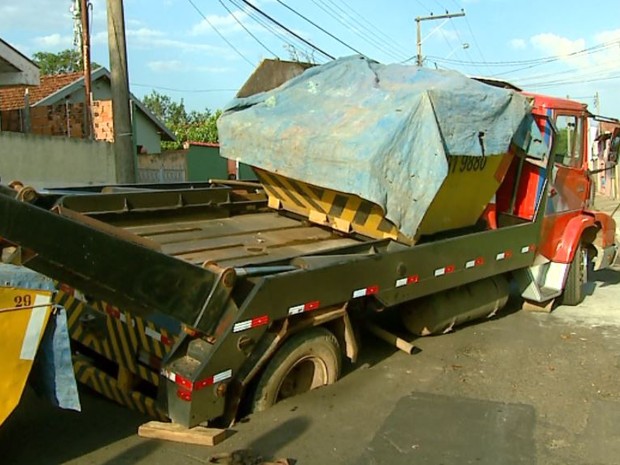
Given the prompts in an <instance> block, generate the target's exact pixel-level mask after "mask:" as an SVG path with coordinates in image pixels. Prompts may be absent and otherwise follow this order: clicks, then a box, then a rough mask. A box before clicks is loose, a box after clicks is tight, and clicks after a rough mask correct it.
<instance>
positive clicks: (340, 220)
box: [256, 170, 413, 244]
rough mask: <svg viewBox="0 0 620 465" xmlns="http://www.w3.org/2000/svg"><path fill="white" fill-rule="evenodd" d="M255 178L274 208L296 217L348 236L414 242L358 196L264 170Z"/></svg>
mask: <svg viewBox="0 0 620 465" xmlns="http://www.w3.org/2000/svg"><path fill="white" fill-rule="evenodd" d="M256 174H257V176H258V178H259V180H260V181H261V183H262V184H263V186H264V187H265V190H266V191H267V194H268V196H269V206H271V207H272V208H277V209H279V208H282V209H284V210H287V211H291V212H293V213H297V214H299V215H302V216H305V217H307V218H308V219H309V220H310V221H312V222H314V223H318V224H322V225H325V226H330V227H332V228H333V229H336V230H338V231H341V232H345V233H349V232H356V233H359V234H362V235H365V236H368V237H373V238H375V239H384V238H392V239H395V240H398V241H400V242H404V243H408V244H410V243H412V241H413V240H412V239H411V238H409V237H407V236H405V235H403V234H402V233H400V232H399V230H398V228H397V227H396V226H395V225H394V224H393V223H392V222H391V221H389V220H388V219H386V218H385V213H384V211H383V209H382V208H381V207H380V206H379V205H377V204H375V203H373V202H370V201H368V200H365V199H362V198H361V197H359V196H357V195H354V194H347V193H344V192H338V191H335V190H331V189H325V188H323V187H318V186H314V185H311V184H308V183H305V182H302V181H298V180H294V179H291V178H287V177H285V176H281V175H278V174H274V173H270V172H267V171H263V170H256Z"/></svg>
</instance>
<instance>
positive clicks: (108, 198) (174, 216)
mask: <svg viewBox="0 0 620 465" xmlns="http://www.w3.org/2000/svg"><path fill="white" fill-rule="evenodd" d="M528 97H529V98H530V99H531V102H532V113H533V115H534V117H535V119H536V121H537V123H538V126H539V128H540V130H541V133H542V134H543V135H544V137H545V138H546V140H545V141H538V142H544V143H545V144H547V145H548V147H549V151H548V154H547V157H546V158H545V159H544V160H542V161H540V160H530V159H528V158H527V157H526V156H525V155H524V154H518V153H517V154H515V156H514V157H512V159H511V166H510V167H509V169H508V171H507V174H506V176H505V177H504V178H503V180H502V182H501V185H500V186H499V189H498V190H497V193H496V195H495V198H494V200H493V201H492V202H491V203H489V205H488V206H487V208H486V210H485V213H484V214H483V215H482V217H481V219H480V221H479V222H478V223H477V224H476V225H475V226H472V227H468V228H462V229H459V230H452V231H444V232H441V233H438V234H434V235H429V236H427V237H420V238H419V240H418V241H417V242H416V243H415V244H414V245H409V244H403V243H401V242H399V241H398V240H396V239H395V238H392V237H386V238H382V239H381V238H379V239H377V238H371V237H368V236H364V235H363V234H360V233H359V232H356V231H348V232H343V231H341V230H338V229H334V228H330V227H328V226H326V225H324V224H317V223H316V222H313V221H311V219H309V218H306V217H303V216H302V215H299V214H295V213H292V212H288V211H285V210H282V209H277V208H275V209H274V208H270V207H269V205H268V203H269V204H270V205H272V207H273V203H270V202H268V198H267V197H268V195H267V194H266V193H265V192H264V190H263V189H262V186H261V185H260V184H255V183H243V182H234V181H232V182H227V181H221V182H213V183H206V184H204V185H201V186H181V185H177V186H171V187H170V188H169V189H162V188H158V189H155V188H152V189H150V188H146V187H145V186H141V187H140V186H133V187H132V186H124V187H123V186H121V187H116V188H114V189H110V192H107V193H101V192H86V193H85V192H81V193H77V192H72V191H71V190H68V191H63V192H54V191H50V192H48V193H39V192H36V191H34V190H32V189H28V188H22V189H21V190H19V191H16V190H15V189H11V188H8V187H6V186H0V237H2V241H3V247H4V249H5V250H4V253H3V256H4V258H5V260H6V261H10V262H12V263H18V264H21V265H23V266H26V267H29V268H31V269H33V270H35V271H38V272H40V273H42V274H45V275H47V276H50V277H52V278H53V279H55V280H57V282H58V285H57V291H56V294H55V297H54V301H55V303H56V304H58V305H62V306H64V307H65V308H66V309H67V311H68V318H69V330H70V333H71V337H72V341H73V344H74V350H75V353H74V368H75V371H76V375H77V378H78V380H79V381H81V382H83V383H86V384H87V385H89V386H91V387H92V388H93V389H95V390H96V391H98V392H100V393H102V394H103V395H105V396H107V397H108V398H110V399H112V400H114V401H116V402H118V403H121V404H124V405H128V406H131V407H133V408H137V409H139V410H141V411H143V412H145V413H147V414H150V415H152V416H154V417H161V418H168V419H170V420H172V421H173V422H176V423H179V424H181V425H183V426H185V427H193V426H195V425H198V424H201V423H204V422H216V421H217V422H220V423H224V424H230V423H231V422H233V421H234V420H235V417H236V415H237V414H238V411H239V405H240V403H241V401H242V400H243V399H247V398H248V397H249V400H250V402H251V403H252V404H253V407H254V409H255V410H259V411H260V410H262V409H264V408H267V407H268V406H270V405H272V404H274V403H276V402H277V401H279V400H281V399H284V398H287V397H290V396H293V395H296V394H299V393H302V392H304V391H307V390H309V389H313V388H316V387H320V386H323V385H327V384H331V383H333V382H335V381H336V380H337V379H338V377H339V375H340V371H341V364H342V358H343V356H345V355H346V356H347V357H348V358H350V359H351V360H355V359H356V357H357V353H358V351H359V347H358V341H357V333H358V331H357V329H358V327H359V326H364V325H365V324H366V323H367V322H368V321H369V320H371V319H372V316H373V315H374V314H375V313H377V312H380V311H384V310H393V309H394V310H395V311H400V312H402V313H403V321H404V324H405V327H407V328H408V329H409V330H410V331H411V332H413V333H416V334H418V335H424V334H437V333H441V332H445V331H448V330H450V329H451V328H452V327H453V326H454V325H455V324H459V323H462V322H465V321H468V320H470V319H473V318H480V317H485V316H489V315H492V314H494V313H495V312H496V311H497V310H498V309H499V308H501V306H502V305H503V304H504V303H505V301H506V299H507V297H508V292H509V286H508V285H507V283H508V281H509V280H514V281H515V282H516V283H517V284H518V287H519V290H520V292H521V294H522V296H523V298H524V299H525V301H526V302H529V303H530V304H533V305H537V306H540V307H548V306H549V305H550V303H552V302H553V301H555V300H558V299H561V301H562V302H563V303H565V304H569V305H575V304H578V303H579V302H581V300H582V299H583V298H584V290H583V285H584V284H585V282H586V281H587V274H588V272H589V271H591V270H592V269H593V268H595V269H598V268H603V267H606V266H609V265H610V263H611V262H612V261H613V259H614V258H615V253H616V241H615V223H614V221H613V219H612V218H611V217H609V216H608V215H606V214H604V213H601V212H597V211H592V210H590V209H589V205H590V196H591V193H592V182H591V179H590V176H589V173H588V170H587V157H586V147H587V130H586V128H587V127H588V126H587V125H588V118H589V117H591V115H590V114H589V113H588V111H587V108H586V107H585V105H582V104H579V103H577V102H572V101H569V100H565V99H556V98H551V97H546V96H539V95H529V96H528ZM560 134H563V136H562V137H560V136H559V135H560ZM459 170H460V171H463V170H467V165H466V164H463V165H462V169H461V166H460V165H457V166H456V167H455V169H454V171H455V172H456V173H458V172H459ZM472 188H473V186H472Z"/></svg>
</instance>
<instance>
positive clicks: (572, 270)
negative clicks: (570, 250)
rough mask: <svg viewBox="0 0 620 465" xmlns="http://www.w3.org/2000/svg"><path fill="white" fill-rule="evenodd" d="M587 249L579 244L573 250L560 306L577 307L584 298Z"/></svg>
mask: <svg viewBox="0 0 620 465" xmlns="http://www.w3.org/2000/svg"><path fill="white" fill-rule="evenodd" d="M588 261H589V259H588V249H587V248H586V247H584V246H583V244H579V247H578V248H577V250H575V256H574V257H573V261H572V262H571V263H570V265H569V268H568V276H567V277H566V285H565V286H564V293H563V294H562V299H561V300H562V304H564V305H570V306H574V305H579V304H580V303H581V302H583V299H584V298H585V296H586V294H585V289H584V287H585V284H586V283H587V282H588V270H589V268H590V267H589V263H588Z"/></svg>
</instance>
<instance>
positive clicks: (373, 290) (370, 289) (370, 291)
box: [366, 286, 379, 295]
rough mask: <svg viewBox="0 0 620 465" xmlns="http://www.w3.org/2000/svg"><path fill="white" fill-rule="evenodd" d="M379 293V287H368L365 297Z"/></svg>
mask: <svg viewBox="0 0 620 465" xmlns="http://www.w3.org/2000/svg"><path fill="white" fill-rule="evenodd" d="M377 292H379V286H368V287H367V288H366V295H372V294H376V293H377Z"/></svg>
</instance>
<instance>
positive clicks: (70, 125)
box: [0, 100, 114, 142]
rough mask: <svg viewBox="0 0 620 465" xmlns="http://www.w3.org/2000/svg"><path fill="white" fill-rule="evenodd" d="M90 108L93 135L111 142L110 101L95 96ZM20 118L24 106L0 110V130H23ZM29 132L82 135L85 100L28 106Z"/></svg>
mask: <svg viewBox="0 0 620 465" xmlns="http://www.w3.org/2000/svg"><path fill="white" fill-rule="evenodd" d="M92 112H93V127H94V134H93V135H94V138H95V139H96V140H103V141H108V142H113V141H114V131H113V129H114V126H113V123H112V102H111V101H110V100H96V101H94V102H93V108H92ZM23 118H24V110H23V109H21V110H6V111H1V112H0V119H1V121H2V123H1V125H0V130H2V131H10V132H26V131H25V127H26V126H25V124H24V121H23ZM30 132H31V133H32V134H40V135H47V136H69V137H76V138H83V137H84V136H85V130H84V104H82V103H72V104H69V105H64V104H59V105H50V106H45V107H32V108H30Z"/></svg>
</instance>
